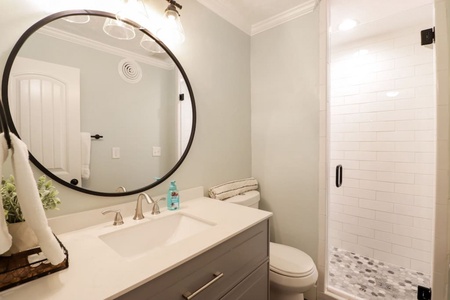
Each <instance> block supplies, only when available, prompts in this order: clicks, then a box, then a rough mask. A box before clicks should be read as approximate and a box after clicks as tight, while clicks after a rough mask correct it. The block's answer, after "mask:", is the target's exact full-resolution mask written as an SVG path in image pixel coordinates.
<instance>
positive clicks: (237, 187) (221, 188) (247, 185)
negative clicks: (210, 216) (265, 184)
mask: <svg viewBox="0 0 450 300" xmlns="http://www.w3.org/2000/svg"><path fill="white" fill-rule="evenodd" d="M256 189H258V181H257V180H256V179H255V178H253V177H251V178H245V179H239V180H233V181H229V182H226V183H223V184H219V185H216V186H213V187H211V188H210V189H209V192H208V194H209V196H210V197H211V198H214V199H219V200H225V199H228V198H230V197H233V196H236V195H239V194H242V193H245V192H247V191H252V190H256Z"/></svg>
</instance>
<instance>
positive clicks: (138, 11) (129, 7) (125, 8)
mask: <svg viewBox="0 0 450 300" xmlns="http://www.w3.org/2000/svg"><path fill="white" fill-rule="evenodd" d="M116 19H117V20H119V21H133V22H135V23H137V24H138V25H139V29H143V28H147V27H148V25H149V22H150V18H149V15H148V13H147V9H146V8H145V4H144V3H143V2H142V0H124V3H123V5H122V7H121V9H120V10H119V11H118V12H117V13H116Z"/></svg>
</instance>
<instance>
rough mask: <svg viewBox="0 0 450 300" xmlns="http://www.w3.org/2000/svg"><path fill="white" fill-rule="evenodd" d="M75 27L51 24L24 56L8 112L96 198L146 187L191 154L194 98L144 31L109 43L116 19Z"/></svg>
mask: <svg viewBox="0 0 450 300" xmlns="http://www.w3.org/2000/svg"><path fill="white" fill-rule="evenodd" d="M76 19H77V18H74V16H72V17H70V18H65V19H64V18H61V19H57V20H54V21H52V22H50V23H48V24H47V25H45V26H43V27H41V28H39V29H38V30H37V31H35V32H34V33H33V34H32V35H31V36H30V37H29V38H28V39H27V40H26V41H25V42H24V44H23V46H22V47H21V48H20V50H19V51H18V53H17V56H16V57H15V59H14V62H13V64H12V67H11V72H10V77H9V84H8V99H7V100H8V101H7V104H6V109H7V113H9V114H10V116H11V118H12V121H13V123H14V127H15V128H13V131H14V129H15V130H16V131H17V133H18V134H19V136H20V137H21V139H22V140H24V142H25V143H26V144H27V145H28V147H29V150H30V153H31V154H32V156H33V157H34V158H35V159H36V160H37V161H38V162H39V164H41V165H42V166H43V167H45V168H46V169H47V170H49V171H51V172H52V173H53V174H54V175H55V176H57V177H58V178H60V179H62V180H63V181H64V182H66V183H70V184H72V185H76V186H78V187H80V188H82V189H85V190H88V191H95V192H100V193H115V192H116V191H118V192H120V191H123V188H125V189H126V190H127V191H130V190H138V189H140V188H142V187H145V186H149V185H151V184H153V183H155V180H157V179H159V178H161V177H164V176H165V175H166V174H167V173H168V172H169V171H171V170H172V169H173V168H174V166H176V165H177V164H178V162H179V160H180V158H181V157H182V156H183V155H184V153H185V151H186V150H187V148H189V146H188V145H189V142H190V140H191V139H192V137H191V135H192V134H193V132H192V129H193V114H195V112H193V107H194V104H193V101H191V99H190V91H189V90H188V88H187V85H186V83H185V80H184V78H183V76H182V75H181V73H180V70H179V69H178V68H177V65H176V63H175V62H174V61H173V60H172V58H171V57H170V55H168V53H166V52H165V51H164V49H163V48H162V47H161V46H159V45H158V44H157V43H156V42H155V41H154V40H153V39H152V38H151V37H150V36H148V35H146V34H145V33H143V32H142V31H140V30H139V29H137V28H132V29H133V32H134V37H133V38H131V39H119V38H116V37H114V35H110V34H105V31H104V26H105V24H110V23H111V22H110V21H111V20H113V19H111V18H107V17H103V16H95V15H91V16H90V18H89V20H88V21H87V22H86V18H78V19H83V22H75V21H74V20H76ZM113 21H115V20H113ZM119 29H120V28H119ZM127 30H128V29H127ZM119 34H120V32H119ZM182 73H183V72H182ZM96 137H97V138H96ZM119 187H120V188H119ZM118 189H119V190H118Z"/></svg>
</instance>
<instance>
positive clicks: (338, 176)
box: [336, 165, 342, 187]
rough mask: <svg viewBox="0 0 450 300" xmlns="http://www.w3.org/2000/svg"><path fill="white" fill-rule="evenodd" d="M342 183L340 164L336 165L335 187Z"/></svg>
mask: <svg viewBox="0 0 450 300" xmlns="http://www.w3.org/2000/svg"><path fill="white" fill-rule="evenodd" d="M341 185H342V165H337V166H336V187H340V186H341Z"/></svg>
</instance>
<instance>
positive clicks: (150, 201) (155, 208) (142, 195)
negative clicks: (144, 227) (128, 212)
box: [133, 193, 166, 220]
mask: <svg viewBox="0 0 450 300" xmlns="http://www.w3.org/2000/svg"><path fill="white" fill-rule="evenodd" d="M142 198H144V199H145V200H146V201H147V203H148V204H153V207H152V215H157V214H159V213H160V211H159V205H158V202H159V201H161V200H165V199H166V198H161V199H159V200H156V201H155V200H153V198H152V197H150V196H149V195H147V194H146V193H140V194H139V196H138V198H137V202H136V210H135V212H134V217H133V220H141V219H143V218H144V214H143V213H142Z"/></svg>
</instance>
